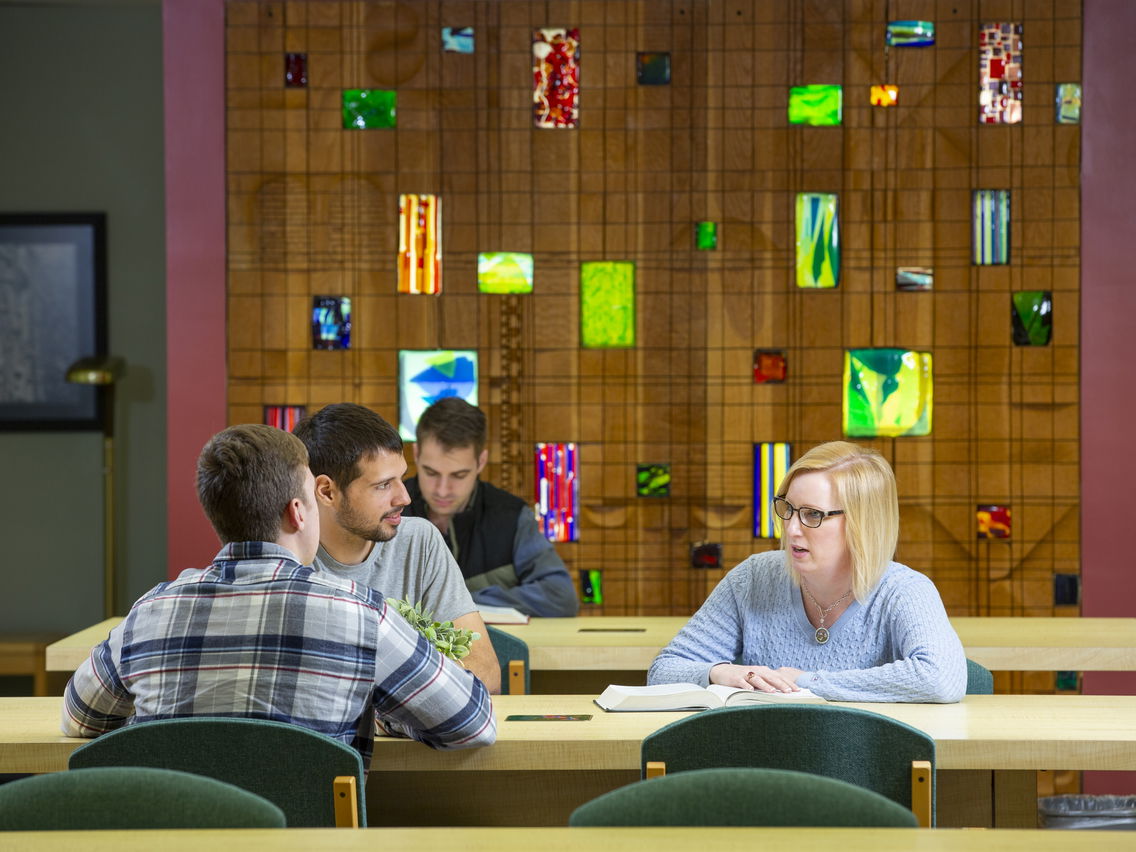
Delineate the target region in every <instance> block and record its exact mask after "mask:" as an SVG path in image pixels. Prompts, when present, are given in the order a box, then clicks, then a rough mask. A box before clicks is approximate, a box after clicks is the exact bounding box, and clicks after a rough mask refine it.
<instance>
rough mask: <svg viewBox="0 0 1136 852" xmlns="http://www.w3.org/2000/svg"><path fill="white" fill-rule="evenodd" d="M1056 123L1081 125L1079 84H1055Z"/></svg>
mask: <svg viewBox="0 0 1136 852" xmlns="http://www.w3.org/2000/svg"><path fill="white" fill-rule="evenodd" d="M1057 123H1058V124H1080V123H1081V84H1080V83H1058V84H1057Z"/></svg>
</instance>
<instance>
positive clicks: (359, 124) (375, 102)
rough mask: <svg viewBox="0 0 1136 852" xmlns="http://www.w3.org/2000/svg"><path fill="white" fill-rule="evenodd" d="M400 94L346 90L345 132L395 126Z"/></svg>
mask: <svg viewBox="0 0 1136 852" xmlns="http://www.w3.org/2000/svg"><path fill="white" fill-rule="evenodd" d="M397 104H398V93H397V92H392V91H387V90H385V89H344V90H343V127H344V129H345V130H374V129H376V128H379V129H381V128H385V127H394V126H395V108H396V106H397Z"/></svg>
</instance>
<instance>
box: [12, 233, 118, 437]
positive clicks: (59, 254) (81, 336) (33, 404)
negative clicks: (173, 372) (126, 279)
mask: <svg viewBox="0 0 1136 852" xmlns="http://www.w3.org/2000/svg"><path fill="white" fill-rule="evenodd" d="M106 351H107V332H106V216H105V214H103V213H22V214H14V213H0V429H4V430H8V431H15V430H19V431H30V430H32V429H100V428H101V427H102V415H103V411H102V405H103V399H102V395H101V394H100V393H99V388H97V387H94V386H90V385H79V384H71V383H69V382H68V381H67V379H66V375H67V369H68V367H70V366H71V365H72V364H74V363H75V362H76V361H78V360H79V359H80V358H89V357H96V356H104V355H106Z"/></svg>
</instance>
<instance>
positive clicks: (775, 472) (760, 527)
mask: <svg viewBox="0 0 1136 852" xmlns="http://www.w3.org/2000/svg"><path fill="white" fill-rule="evenodd" d="M791 450H792V445H791V444H787V443H784V442H780V441H778V442H765V443H761V444H754V445H753V537H754V538H780V537H781V519H780V518H778V517H777V516H776V515H775V514H773V498H774V497H776V496H777V486H778V485H780V484H781V480H782V479H784V478H785V474H786V473H788V472H789V464H790V461H789V458H790V455H791Z"/></svg>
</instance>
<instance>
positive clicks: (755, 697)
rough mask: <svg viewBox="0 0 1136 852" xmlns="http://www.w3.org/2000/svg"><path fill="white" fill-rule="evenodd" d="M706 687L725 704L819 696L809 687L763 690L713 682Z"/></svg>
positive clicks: (814, 697) (793, 699) (794, 699)
mask: <svg viewBox="0 0 1136 852" xmlns="http://www.w3.org/2000/svg"><path fill="white" fill-rule="evenodd" d="M706 689H707V691H709V692H712V693H714V695H716V696H718V698H720V699H721V701H722V704H723V705H735V704H749V703H759V702H762V701H772V702H777V701H799V700H800V699H802V698H804V699H816V698H817V696H815V695H813V693H812V692H811V691H810V690H808V689H801V690H799V691H797V692H761V691H760V690H756V689H737V688H735V687H732V686H723V685H722V684H720V683H712V684H710V686H708V687H706ZM818 700H823V699H818Z"/></svg>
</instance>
